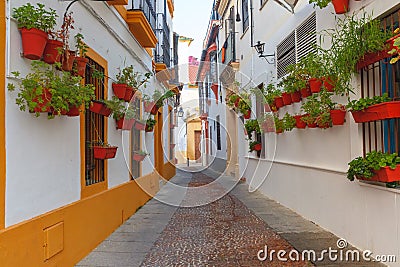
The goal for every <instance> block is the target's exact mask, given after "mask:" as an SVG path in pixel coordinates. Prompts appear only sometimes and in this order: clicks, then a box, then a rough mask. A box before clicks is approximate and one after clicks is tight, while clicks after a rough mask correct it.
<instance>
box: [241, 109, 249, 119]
mask: <svg viewBox="0 0 400 267" xmlns="http://www.w3.org/2000/svg"><path fill="white" fill-rule="evenodd" d="M250 117H251V110H250V109H249V110H247V111H246V113H245V114H243V118H245V119H246V120H248V119H250Z"/></svg>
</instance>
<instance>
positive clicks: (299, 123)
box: [293, 115, 307, 129]
mask: <svg viewBox="0 0 400 267" xmlns="http://www.w3.org/2000/svg"><path fill="white" fill-rule="evenodd" d="M304 116H305V115H295V116H293V118H295V120H296V128H298V129H304V128H306V126H307V123H305V122H304V121H302V120H301V118H303V117H304Z"/></svg>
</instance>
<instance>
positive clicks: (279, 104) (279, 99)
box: [275, 96, 284, 108]
mask: <svg viewBox="0 0 400 267" xmlns="http://www.w3.org/2000/svg"><path fill="white" fill-rule="evenodd" d="M275 106H276V107H277V108H281V107H283V106H284V104H283V98H282V97H281V96H279V97H275Z"/></svg>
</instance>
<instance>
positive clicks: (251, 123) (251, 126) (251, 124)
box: [244, 119, 261, 139]
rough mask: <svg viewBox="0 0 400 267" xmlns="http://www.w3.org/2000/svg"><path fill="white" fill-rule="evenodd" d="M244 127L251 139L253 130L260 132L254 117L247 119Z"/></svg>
mask: <svg viewBox="0 0 400 267" xmlns="http://www.w3.org/2000/svg"><path fill="white" fill-rule="evenodd" d="M244 128H245V129H246V132H247V134H248V136H249V139H251V137H252V133H253V132H256V133H261V130H260V125H259V124H258V121H257V120H256V119H251V120H247V121H246V123H245V124H244Z"/></svg>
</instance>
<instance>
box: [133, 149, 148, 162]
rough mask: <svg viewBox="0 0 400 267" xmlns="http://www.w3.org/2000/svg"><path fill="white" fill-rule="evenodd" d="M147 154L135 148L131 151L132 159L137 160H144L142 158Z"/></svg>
mask: <svg viewBox="0 0 400 267" xmlns="http://www.w3.org/2000/svg"><path fill="white" fill-rule="evenodd" d="M147 155H149V154H147V153H146V152H145V151H143V150H137V151H133V160H134V161H137V162H141V161H143V160H144V158H145V157H146V156H147Z"/></svg>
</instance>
